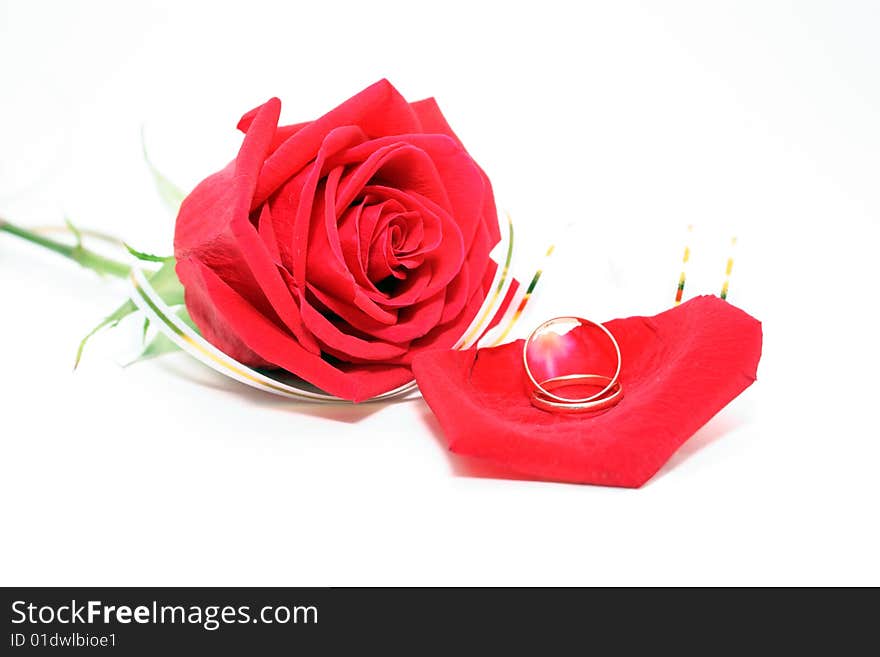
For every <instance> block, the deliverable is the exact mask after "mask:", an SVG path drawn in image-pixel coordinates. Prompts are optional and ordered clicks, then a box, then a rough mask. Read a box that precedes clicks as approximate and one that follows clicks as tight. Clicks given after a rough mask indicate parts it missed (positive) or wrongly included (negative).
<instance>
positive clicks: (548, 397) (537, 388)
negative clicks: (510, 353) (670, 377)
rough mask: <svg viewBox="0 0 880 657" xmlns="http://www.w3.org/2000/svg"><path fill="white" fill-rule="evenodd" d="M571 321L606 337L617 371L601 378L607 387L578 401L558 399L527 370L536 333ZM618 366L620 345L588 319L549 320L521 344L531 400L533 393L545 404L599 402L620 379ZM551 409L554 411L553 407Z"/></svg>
mask: <svg viewBox="0 0 880 657" xmlns="http://www.w3.org/2000/svg"><path fill="white" fill-rule="evenodd" d="M572 321H575V322H580V323H581V324H589V325H590V326H595V327H596V328H598V329H600V330H601V331H602V332H603V333H604V334H605V335H606V336H608V339H609V340H611V344H612V345H614V352H615V353H616V354H617V369H616V370H615V371H614V376H612V377H611V378H608V377H604V376H603V377H602V378H603V379H607V381H608V385H606V386H605V387H604V388H603V389H602V390H600V391H599V392H597V393H596V394H595V395H590V396H589V397H583V398H580V399H567V398H565V397H560V396H559V395H554V394H553V393H552V392H550V390H548V389H546V388H544V386H543V385H542V384H540V383H538V381H537V379H535V376H534V375H533V374H532V370H531V369H530V368H529V359H528V353H529V345H530V344H531V343H532V340H534V338H535V335H536V334H537V333H538V331H540V330H542V329H545V328H547V327H549V326H552V325H553V324H555V323H560V322H572ZM620 366H621V358H620V345H618V344H617V340H615V339H614V336H613V335H611V331H609V330H608V329H607V328H605V327H604V326H603V325H602V324H600V323H599V322H593V321H590V320H589V319H584V318H583V317H575V316H573V315H566V316H563V317H554V318H553V319H549V320H547V321H546V322H544V323H543V324H540V325H539V326H538V327H537V328H536V329H535V330H534V331H532V332H531V333H529V337H527V338H526V341H525V343H523V367H524V368H525V371H526V376H528V377H529V381H530V382H531V383H532V386H533V388H534V391H533V393H532V399H535V393H540V394H541V396H543V397H544V398H545V400H544V401H545V402H546V403H547V404H553V403H554V402H559V403H562V404H567V405H568V404H585V403H587V402H592V401H597V400H601V399H602V398H604V396H605V395H606V394H607V393H608V392H610V391H611V389H612V388H614V386H615V384H617V380H618V378H619V377H620ZM574 376H580V377H585V376H586V377H597V376H600V375H598V374H577V375H574ZM560 379H562V377H554V378H553V379H547V381H545V382H544V383H548V382H551V381H556V380H560ZM556 387H560V386H556ZM542 403H543V402H542ZM614 403H617V402H614ZM553 408H554V409H556V407H555V406H554V407H553ZM558 410H562V409H558Z"/></svg>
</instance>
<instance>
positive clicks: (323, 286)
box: [174, 80, 500, 401]
mask: <svg viewBox="0 0 880 657" xmlns="http://www.w3.org/2000/svg"><path fill="white" fill-rule="evenodd" d="M280 109H281V102H280V101H279V100H278V99H277V98H273V99H271V100H269V101H268V102H267V103H266V104H264V105H262V106H260V107H258V108H256V109H255V110H252V111H251V112H248V113H247V114H245V115H244V117H242V119H241V121H240V122H239V124H238V127H239V129H240V130H242V131H243V132H244V133H245V137H244V142H243V143H242V146H241V149H240V151H239V153H238V156H237V157H236V159H235V160H234V161H232V162H231V163H230V164H229V165H228V166H227V167H226V168H225V169H223V170H222V171H219V172H218V173H215V174H214V175H212V176H210V177H209V178H207V179H206V180H204V181H203V182H201V183H200V184H199V185H198V186H197V187H196V188H195V190H193V192H192V193H191V194H190V195H189V196H188V197H187V198H186V200H185V201H184V202H183V205H182V206H181V208H180V214H179V215H178V217H177V226H176V231H175V237H174V255H175V257H176V259H177V274H178V276H179V277H180V280H181V282H182V283H183V286H184V288H185V290H186V307H187V309H188V311H189V313H190V315H191V317H192V319H193V321H194V322H195V323H196V325H197V326H198V327H199V329H200V330H201V332H202V335H204V337H205V338H206V339H207V340H209V341H210V342H211V343H212V344H214V345H215V346H217V347H218V348H219V349H221V350H222V351H223V352H225V353H227V354H229V355H230V356H232V357H233V358H235V359H237V360H239V361H241V362H243V363H245V364H247V365H250V366H252V367H266V368H281V369H284V370H287V371H289V372H292V373H293V374H296V375H297V376H299V377H301V378H302V379H304V380H306V381H308V382H310V383H312V384H313V385H315V386H317V387H318V388H321V389H323V390H325V391H326V392H328V393H331V394H333V395H336V396H338V397H341V398H344V399H349V400H353V401H361V400H364V399H368V398H370V397H373V396H375V395H377V394H380V393H382V392H386V391H388V390H392V389H394V388H396V387H398V386H400V385H402V384H404V383H406V382H407V381H409V380H410V379H411V378H412V372H411V369H410V364H411V362H412V359H413V357H414V356H415V354H417V353H419V352H422V351H425V350H428V349H448V348H450V347H452V346H454V345H455V343H456V342H457V340H458V339H459V338H460V337H461V336H462V335H463V334H464V332H465V331H466V329H467V327H468V325H469V324H470V323H471V321H472V319H473V318H474V316H475V315H476V313H477V311H478V310H479V308H480V306H481V305H482V303H483V300H484V299H485V297H486V294H487V291H488V289H489V286H490V284H491V280H492V277H493V275H494V272H495V263H494V262H493V261H492V260H491V259H490V257H489V252H490V250H491V249H492V247H493V246H494V245H495V244H496V243H497V242H498V241H499V239H500V235H499V229H498V218H497V214H496V210H495V202H494V199H493V196H492V188H491V186H490V184H489V180H488V178H487V177H486V175H485V174H484V173H483V171H482V170H481V169H480V167H479V166H478V165H477V164H476V163H475V162H474V161H473V159H472V158H471V157H470V155H468V153H467V151H465V149H464V147H463V146H462V145H461V142H460V141H459V140H458V138H457V137H456V136H455V134H454V133H453V132H452V130H451V129H450V127H449V125H448V124H447V123H446V120H445V119H444V118H443V115H442V114H441V112H440V109H439V108H438V107H437V104H436V102H435V101H434V100H433V99H428V100H422V101H419V102H416V103H408V102H407V101H406V100H404V98H403V97H402V96H401V95H400V94H399V93H398V92H397V90H396V89H395V88H394V87H393V86H392V85H391V84H390V83H389V82H387V81H385V80H382V81H380V82H377V83H376V84H374V85H372V86H370V87H368V88H367V89H365V90H364V91H362V92H361V93H359V94H357V95H356V96H354V97H353V98H351V99H349V100H347V101H346V102H344V103H343V104H342V105H340V106H339V107H337V108H336V109H334V110H332V111H331V112H329V113H327V114H325V115H324V116H322V117H321V118H319V119H317V120H315V121H310V122H307V123H300V124H297V125H290V126H279V125H278V117H279V113H280Z"/></svg>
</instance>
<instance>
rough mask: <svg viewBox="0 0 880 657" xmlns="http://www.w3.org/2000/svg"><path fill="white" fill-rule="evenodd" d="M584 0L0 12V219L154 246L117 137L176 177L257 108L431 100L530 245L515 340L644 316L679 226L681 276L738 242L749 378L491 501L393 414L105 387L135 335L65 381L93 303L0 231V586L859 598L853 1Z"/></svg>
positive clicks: (866, 302)
mask: <svg viewBox="0 0 880 657" xmlns="http://www.w3.org/2000/svg"><path fill="white" fill-rule="evenodd" d="M485 4H486V5H488V4H489V3H485ZM582 4H584V3H568V2H542V3H538V4H535V3H522V4H518V5H516V6H513V3H503V4H501V3H498V6H497V7H495V8H491V9H490V8H489V7H488V6H485V7H484V6H483V4H479V3H474V2H465V3H442V4H436V5H435V6H434V7H433V8H427V7H424V6H422V5H420V4H417V3H412V2H400V3H393V4H391V3H383V2H369V3H339V2H335V3H323V2H308V3H274V5H271V4H264V3H259V2H248V3H245V4H241V3H230V4H229V5H228V6H226V5H221V3H217V2H211V3H204V4H190V3H177V2H175V3H171V2H169V3H141V4H139V5H137V6H134V5H133V4H132V3H114V2H105V3H92V2H88V3H86V2H78V3H75V2H55V3H47V2H33V1H28V2H24V1H20V2H2V3H0V61H2V62H4V63H3V65H2V67H0V154H2V155H0V213H2V214H3V215H4V216H8V217H9V218H11V219H14V220H17V221H19V222H21V223H25V224H45V223H59V222H60V221H61V219H62V217H63V216H64V215H65V214H67V215H69V216H70V217H72V218H73V219H75V220H76V221H77V222H79V223H80V224H82V225H84V226H89V227H93V228H99V229H104V230H107V231H111V232H113V233H116V234H119V235H122V236H124V237H125V238H126V239H127V240H129V241H130V242H132V243H134V244H137V245H138V246H141V247H143V248H145V249H153V250H157V251H162V250H167V249H168V248H169V245H170V240H171V233H172V228H173V219H172V218H171V217H168V216H167V214H166V213H165V212H164V210H163V208H162V206H161V204H160V202H159V201H158V200H157V198H156V196H155V193H154V191H153V189H152V186H151V181H150V179H149V176H148V174H147V171H146V169H145V168H144V166H143V163H142V160H141V155H140V152H139V138H140V137H139V131H140V126H141V124H142V123H143V122H145V123H146V131H147V135H148V141H149V143H150V146H151V149H152V151H153V155H154V159H155V160H156V162H157V164H158V165H159V167H160V168H161V169H162V170H164V171H165V172H166V173H168V174H169V176H170V177H171V178H173V179H176V180H178V181H180V182H181V183H182V184H184V185H192V184H193V183H195V182H196V181H198V180H199V179H200V178H201V177H203V176H204V175H207V174H208V173H210V172H212V171H214V170H215V169H217V168H219V167H220V166H222V165H223V164H224V163H225V162H226V161H227V160H228V159H229V158H230V157H231V156H232V154H233V153H234V152H235V149H236V148H237V145H238V143H239V137H238V136H237V134H236V133H235V131H234V129H233V128H234V124H235V122H236V121H237V119H238V117H239V115H240V114H241V113H243V112H244V111H245V110H247V109H249V108H251V107H253V106H255V105H257V104H258V103H261V102H263V101H264V100H265V99H266V98H268V97H269V96H271V95H278V96H279V97H281V98H282V100H283V101H284V103H285V105H284V110H283V112H284V116H285V117H286V118H289V119H291V120H296V119H305V118H312V117H314V116H316V115H317V114H319V113H321V112H323V111H325V110H326V109H329V108H330V107H332V106H333V105H335V104H336V103H338V102H339V101H341V100H343V99H344V98H346V97H347V96H349V95H351V94H352V93H354V92H356V91H358V90H359V89H360V88H362V87H363V86H365V85H366V84H368V83H370V82H373V81H374V80H376V79H378V78H380V77H388V78H389V79H390V80H391V81H392V82H393V83H394V84H395V85H396V86H397V87H398V88H399V89H400V90H401V91H402V92H403V93H404V94H405V95H407V96H408V97H409V98H411V99H417V98H420V97H423V96H427V95H435V96H436V97H438V99H439V102H440V103H441V106H442V107H443V108H444V110H445V112H446V114H447V116H448V118H449V120H450V122H451V123H452V125H453V126H454V127H455V128H456V130H457V131H458V132H459V134H460V136H461V137H462V139H463V141H464V142H465V143H466V144H467V145H468V147H469V149H470V150H471V152H472V153H473V154H474V156H475V157H476V158H477V159H478V160H479V161H480V162H481V164H482V165H483V166H484V168H485V169H486V170H487V171H488V173H489V175H490V176H491V178H492V180H493V183H494V186H495V188H496V195H497V197H498V198H499V200H500V201H501V202H503V204H504V206H505V207H506V208H508V209H509V210H510V211H511V212H512V213H513V216H514V217H515V219H516V224H517V228H518V231H519V232H518V236H521V237H522V240H521V241H520V244H524V243H528V244H529V246H530V248H531V249H532V250H534V251H536V252H537V251H540V250H541V249H543V248H544V246H545V245H546V243H547V241H548V240H549V239H551V237H550V236H551V235H552V236H554V238H555V239H557V240H558V241H559V244H560V246H561V248H560V251H559V253H558V256H557V258H556V260H555V261H554V263H555V264H554V265H553V266H551V267H550V268H549V270H548V274H547V278H546V282H545V283H546V284H545V285H543V287H542V288H540V289H541V292H540V294H539V297H538V301H537V302H536V304H535V306H534V308H533V313H532V317H531V318H530V320H529V321H531V322H533V323H534V322H537V321H539V320H540V319H544V318H546V317H549V316H550V315H552V314H554V313H555V312H557V311H560V312H578V313H582V314H587V315H588V316H590V317H597V318H602V319H605V318H608V317H611V316H615V315H621V314H623V315H628V314H652V313H654V312H656V311H658V310H660V309H662V308H664V307H666V306H668V305H669V304H670V302H671V300H672V295H673V292H674V287H675V283H676V280H677V276H678V271H679V258H680V250H681V247H682V245H683V241H682V240H683V236H684V234H685V226H686V225H687V224H689V223H693V224H695V225H696V227H697V228H696V230H697V232H698V233H699V234H700V235H701V236H702V237H701V238H700V239H701V240H702V243H703V244H704V245H705V246H704V247H701V249H700V251H699V253H700V254H703V255H702V260H703V265H702V266H700V265H698V264H697V257H696V254H695V261H694V272H693V277H692V278H691V279H689V283H688V286H689V287H688V292H689V293H696V292H715V293H717V291H718V289H719V288H720V284H721V281H722V277H721V271H722V269H723V256H719V255H717V254H716V255H712V256H710V254H712V253H716V252H717V253H721V252H723V251H724V248H723V246H719V245H723V244H724V242H725V240H727V239H728V237H729V236H730V235H731V234H736V235H738V236H739V240H740V241H739V245H738V247H737V248H738V251H737V254H736V255H737V261H736V265H735V269H734V276H733V279H732V281H731V295H730V299H731V301H732V302H734V303H736V304H737V305H740V306H741V307H743V308H744V309H745V310H747V311H749V312H751V313H752V314H754V315H755V316H757V317H758V318H759V319H761V320H763V322H764V330H765V343H764V358H763V361H762V363H761V368H760V370H759V382H758V383H757V384H756V385H755V386H753V387H752V388H751V389H749V390H748V391H747V392H746V393H745V394H743V395H742V396H741V397H740V398H739V399H738V400H736V401H735V402H734V403H733V404H731V405H730V406H729V407H728V408H727V409H726V410H725V411H723V412H722V413H721V414H720V415H719V416H717V417H716V418H715V419H714V420H713V421H712V422H711V423H710V424H709V425H708V426H707V427H706V428H704V429H703V430H702V431H701V432H700V433H699V434H698V435H697V436H695V437H694V438H693V439H692V440H691V441H690V442H689V443H688V444H686V445H685V447H684V448H683V449H682V450H681V451H680V453H678V454H677V455H676V456H675V457H674V458H673V459H672V461H671V462H670V463H669V464H668V466H667V467H665V468H664V469H663V471H662V472H661V473H660V474H659V475H658V476H657V477H655V478H654V479H653V480H652V481H651V482H650V483H649V484H648V485H647V486H646V487H645V488H643V489H642V490H637V491H627V490H615V489H604V488H598V487H580V486H571V485H562V484H547V483H534V482H527V481H509V480H503V479H497V478H492V477H491V475H492V472H491V471H486V470H485V469H484V468H480V467H477V466H474V465H473V464H471V463H468V462H466V461H465V460H462V459H460V458H457V457H453V456H451V455H449V454H448V453H447V452H446V451H445V449H444V447H443V444H442V441H441V439H440V437H439V434H438V433H437V432H438V429H437V427H436V425H435V424H434V421H433V420H432V418H431V416H430V413H429V411H428V410H427V407H426V406H425V405H424V404H423V402H421V401H413V402H407V403H402V404H398V405H391V406H384V407H376V406H368V407H359V408H344V409H338V410H335V411H333V410H328V409H326V408H322V407H298V406H294V405H292V404H290V403H288V402H285V401H284V400H280V399H275V398H272V397H268V396H264V395H262V394H259V393H253V392H251V391H249V390H248V389H246V388H244V387H242V386H239V385H237V384H234V383H232V382H227V381H224V380H221V379H219V378H218V377H216V376H214V375H213V374H212V373H210V372H207V371H205V370H204V369H202V368H200V367H198V366H195V365H191V364H189V363H187V362H186V361H185V360H184V359H182V358H181V357H172V358H170V359H168V360H165V361H162V362H153V363H147V364H140V365H136V366H133V367H130V368H127V369H122V368H120V367H118V366H117V365H116V364H115V363H116V361H117V360H119V357H120V355H121V354H123V353H127V351H126V350H130V349H131V348H132V346H133V344H134V343H133V337H132V336H133V333H134V332H136V329H135V328H134V327H129V329H128V330H123V331H122V332H120V333H118V334H117V335H115V336H114V335H111V334H107V335H106V336H104V337H101V338H98V339H97V340H96V341H95V342H94V343H93V345H92V346H91V347H90V348H89V350H88V352H87V354H86V358H85V361H84V364H83V365H82V367H81V369H80V370H79V371H78V372H76V373H75V374H74V373H72V372H71V365H72V360H73V353H74V350H75V346H76V344H77V342H78V340H79V338H80V337H81V336H82V335H83V334H84V333H85V332H86V331H87V330H88V329H89V328H90V327H91V326H92V325H93V324H94V323H95V322H96V321H97V319H98V318H99V317H100V316H102V314H104V313H106V312H107V311H108V310H110V309H111V308H113V307H114V306H115V305H116V304H117V303H118V301H119V299H120V296H121V294H122V288H120V287H115V286H114V285H113V284H108V283H104V282H101V281H99V280H98V279H96V278H95V277H94V276H92V275H91V274H90V273H88V272H85V271H80V270H77V269H76V267H75V266H73V265H71V264H68V263H67V262H64V261H62V260H60V259H57V258H56V257H54V256H53V255H51V254H47V253H41V252H39V251H38V250H37V249H34V248H32V247H30V246H29V245H26V244H24V243H23V242H19V241H16V240H14V239H13V238H11V237H9V236H4V235H0V298H2V302H3V306H2V311H0V313H2V314H0V318H2V328H0V331H2V333H0V338H2V340H0V365H2V373H3V376H2V379H0V400H2V402H0V403H2V406H0V441H2V458H0V500H2V501H0V526H2V527H3V539H2V541H0V564H2V565H0V583H2V584H43V585H48V584H94V585H98V584H102V585H113V584H117V585H121V584H128V585H131V584H181V585H183V584H211V585H220V584H253V585H271V584H278V585H281V584H303V585H306V584H309V585H312V584H314V585H324V584H658V583H666V584H670V583H676V584H844V583H846V584H868V583H871V584H875V585H876V584H880V566H878V560H877V554H878V553H880V541H878V523H877V500H878V499H880V496H878V493H880V485H878V475H877V470H878V464H880V458H878V457H880V447H878V437H880V436H878V433H880V432H878V429H877V420H876V400H877V393H878V385H877V378H876V377H877V371H878V370H877V367H878V365H880V362H878V361H880V358H878V341H877V339H876V338H877V311H876V299H877V286H878V269H877V265H876V258H877V245H878V244H880V241H878V238H880V230H878V217H880V194H878V192H877V189H878V187H877V184H878V182H877V181H878V179H880V178H878V174H880V167H878V153H880V122H878V121H877V117H878V109H880V83H878V76H877V70H878V64H880V56H878V55H880V50H878V41H877V39H876V35H877V33H878V30H880V17H878V7H877V5H876V4H875V3H871V2H865V3H845V2H834V3H831V2H828V3H807V2H799V3H787V2H785V3H781V2H777V3H770V2H754V3H729V4H728V3H703V2H693V3H650V2H636V3H632V2H625V3H595V4H590V5H587V6H584V7H580V5H582ZM575 6H578V7H579V9H577V10H575V9H574V7H575ZM501 7H503V9H501ZM567 224H571V227H570V228H569V229H568V230H569V232H568V233H565V237H564V238H562V239H561V240H560V239H559V235H560V234H563V233H562V232H561V231H562V230H563V229H564V227H565V226H566V225H567ZM713 249H714V251H713ZM522 253H523V255H524V257H526V256H527V254H528V249H526V251H524V252H522ZM713 271H717V272H718V274H717V276H716V275H715V274H713V273H712V272H713Z"/></svg>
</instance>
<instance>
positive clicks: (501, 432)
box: [413, 296, 762, 487]
mask: <svg viewBox="0 0 880 657" xmlns="http://www.w3.org/2000/svg"><path fill="white" fill-rule="evenodd" d="M606 326H607V327H608V329H609V330H610V331H611V332H612V333H613V334H614V335H615V337H616V338H617V340H618V342H619V344H620V349H621V353H622V357H623V369H622V371H621V382H622V384H623V388H624V397H623V399H622V401H621V402H620V403H619V404H618V405H617V406H615V407H613V408H611V409H609V410H608V411H606V412H604V413H601V414H596V415H576V414H575V415H564V414H554V413H548V412H545V411H541V410H539V409H537V408H535V407H533V406H532V405H531V404H530V403H529V397H528V392H527V387H526V384H525V376H524V374H523V369H522V341H521V340H520V341H517V342H514V343H511V344H506V345H502V346H500V347H495V348H491V349H478V350H471V351H466V352H459V351H431V352H425V353H421V354H418V355H417V356H416V357H415V359H414V361H413V372H414V373H415V375H416V379H417V380H418V382H419V387H420V388H421V390H422V394H423V395H424V397H425V400H426V401H427V402H428V404H429V406H430V407H431V409H432V410H433V411H434V413H435V414H436V415H437V418H438V420H439V421H440V425H441V426H442V427H443V431H444V435H445V437H446V440H447V442H448V444H449V448H450V449H451V450H452V451H454V452H457V453H461V454H467V455H470V456H475V457H479V458H483V459H486V460H488V461H491V462H492V463H494V464H497V465H501V466H504V467H508V468H510V469H512V470H515V471H517V472H520V473H524V474H527V475H531V476H534V477H538V478H542V479H552V480H558V481H566V482H573V483H590V484H602V485H609V486H626V487H639V486H641V485H642V484H644V483H645V482H646V481H647V480H648V479H650V478H651V477H652V476H653V475H654V473H656V472H657V470H658V469H659V468H660V467H661V466H662V465H663V464H664V463H665V462H666V461H667V460H668V459H669V457H670V456H672V454H673V453H674V452H675V451H676V450H677V449H678V448H679V447H680V446H681V445H682V443H684V442H685V441H686V440H687V439H688V438H689V437H690V436H692V435H693V434H694V432H696V431H697V429H699V428H700V427H701V426H702V425H703V424H705V423H706V422H708V421H709V419H711V418H712V416H713V415H715V414H716V413H717V412H718V411H720V410H721V409H722V408H723V407H724V406H725V405H726V404H727V403H728V402H730V401H731V400H732V399H733V398H734V397H736V396H737V395H738V394H739V393H741V392H742V391H743V390H745V389H746V388H747V387H748V386H749V385H751V384H752V383H753V382H754V381H755V376H756V370H757V366H758V361H759V360H760V356H761V341H762V340H761V324H760V322H758V321H757V320H756V319H754V318H753V317H751V316H749V315H747V314H746V313H744V312H743V311H741V310H739V309H738V308H735V307H734V306H731V305H730V304H728V303H726V302H724V301H721V300H720V299H718V298H716V297H709V296H704V297H697V298H695V299H692V300H691V301H688V302H687V303H684V304H682V305H681V306H678V307H677V308H674V309H672V310H668V311H666V312H663V313H661V314H659V315H656V316H654V317H630V318H627V319H617V320H613V321H611V322H608V323H607V324H606Z"/></svg>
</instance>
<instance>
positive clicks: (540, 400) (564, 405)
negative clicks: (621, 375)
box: [530, 374, 623, 413]
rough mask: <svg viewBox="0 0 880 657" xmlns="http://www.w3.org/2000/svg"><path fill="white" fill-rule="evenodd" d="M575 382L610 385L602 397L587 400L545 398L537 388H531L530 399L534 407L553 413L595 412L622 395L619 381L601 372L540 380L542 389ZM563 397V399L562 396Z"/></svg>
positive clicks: (564, 385) (612, 404) (612, 403)
mask: <svg viewBox="0 0 880 657" xmlns="http://www.w3.org/2000/svg"><path fill="white" fill-rule="evenodd" d="M577 384H593V385H605V386H606V389H607V386H608V385H611V391H610V394H608V395H607V396H605V397H603V398H602V399H596V400H593V401H587V402H577V401H566V402H559V401H553V400H552V399H547V397H545V396H544V394H543V393H541V392H540V391H538V390H537V389H535V390H532V394H531V396H530V401H531V402H532V405H533V406H534V407H535V408H539V409H541V410H542V411H551V412H554V413H595V412H597V411H601V410H604V409H606V408H611V407H612V406H614V405H616V404H617V403H618V402H619V401H620V400H621V398H622V397H623V386H621V385H620V382H619V381H613V380H612V379H611V378H610V377H607V376H603V375H601V374H566V375H565V376H554V377H552V378H550V379H547V380H545V381H543V382H542V385H541V389H542V390H556V389H558V388H564V387H566V386H569V385H577ZM563 399H565V398H564V397H563Z"/></svg>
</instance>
